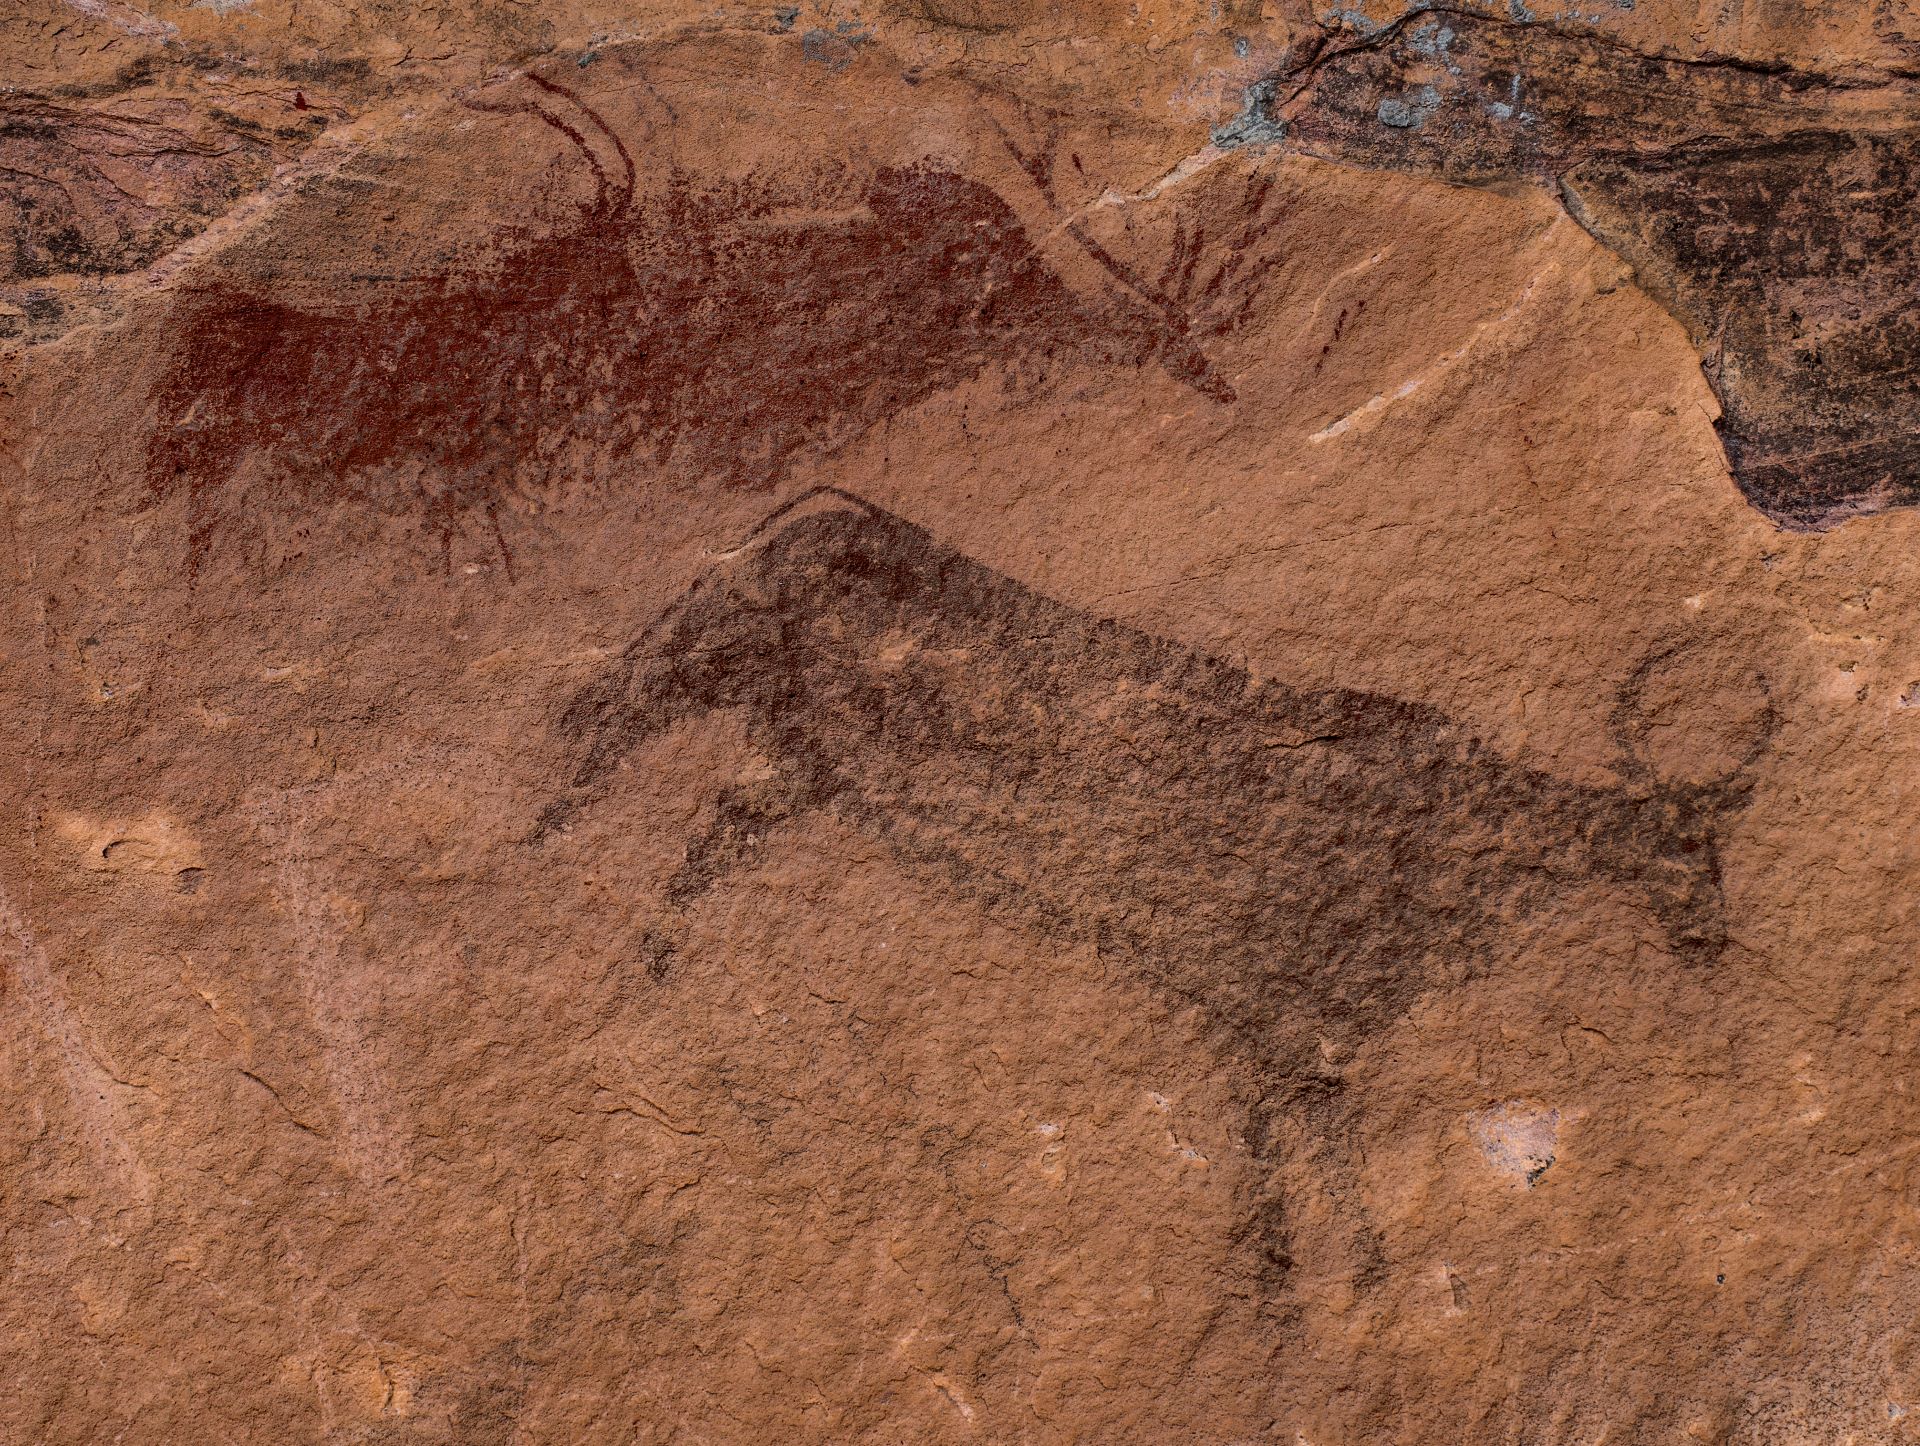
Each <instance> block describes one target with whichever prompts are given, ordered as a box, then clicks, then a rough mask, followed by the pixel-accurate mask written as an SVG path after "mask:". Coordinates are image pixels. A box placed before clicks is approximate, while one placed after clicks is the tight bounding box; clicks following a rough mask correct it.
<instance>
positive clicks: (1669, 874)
mask: <svg viewBox="0 0 1920 1446" xmlns="http://www.w3.org/2000/svg"><path fill="white" fill-rule="evenodd" d="M1649 667H1651V663H1650V664H1649ZM1641 671H1642V673H1645V672H1646V671H1648V670H1647V669H1642V670H1641ZM1640 686H1641V684H1640V681H1639V675H1636V680H1635V681H1633V682H1630V683H1629V685H1628V686H1627V688H1626V689H1625V691H1624V692H1623V694H1622V696H1621V699H1620V701H1619V703H1618V705H1617V708H1616V713H1615V716H1614V720H1613V721H1614V725H1615V729H1616V733H1617V735H1618V736H1619V738H1620V740H1621V742H1622V745H1623V751H1624V757H1623V760H1622V763H1621V766H1620V772H1621V774H1622V777H1623V780H1624V781H1623V782H1622V783H1621V784H1620V785H1619V786H1617V787H1612V788H1603V787H1586V786H1581V785H1577V784H1573V783H1569V782H1566V781H1564V780H1561V779H1558V778H1555V777H1553V776H1552V775H1550V774H1547V773H1543V772H1541V771H1538V770H1536V769H1531V768H1527V767H1525V766H1522V765H1520V764H1518V763H1515V762H1513V761H1512V760H1510V759H1507V758H1504V757H1502V756H1501V755H1499V754H1498V753H1496V752H1494V751H1493V750H1492V749H1490V748H1489V747H1487V746H1486V745H1485V744H1483V743H1480V742H1478V741H1476V740H1475V739H1474V738H1473V737H1472V736H1471V735H1469V734H1468V733H1467V732H1466V731H1465V730H1464V729H1463V728H1461V727H1460V726H1459V725H1457V724H1455V723H1453V722H1451V721H1450V720H1449V719H1447V718H1446V717H1445V716H1444V715H1442V714H1440V713H1438V712H1436V711H1435V710H1433V709H1431V708H1428V707H1425V706H1422V705H1420V704H1415V703H1409V702H1406V701H1403V700H1400V699H1397V698H1392V697H1385V696H1381V695H1378V694H1372V693H1362V692H1353V691H1346V690H1338V689H1322V690H1306V689H1295V688H1290V687H1286V686H1283V685H1280V684H1276V683H1256V682H1255V681H1253V680H1252V679H1251V678H1249V676H1248V675H1247V674H1246V673H1245V672H1244V671H1243V670H1241V669H1239V668H1236V667H1234V666H1231V665H1229V664H1226V663H1223V662H1219V661H1217V660H1214V659H1211V658H1207V657H1204V656H1201V655H1198V654H1195V653H1193V652H1191V651H1189V650H1187V649H1185V648H1182V647H1179V646H1177V645H1175V644H1172V643H1169V642H1166V641H1163V640H1161V639H1158V638H1155V637H1152V636H1150V635H1148V634H1146V633H1143V632H1140V631H1138V630H1136V629H1133V628H1130V627H1126V626H1124V625H1122V624H1120V623H1117V622H1113V621H1108V620H1102V619H1099V618H1096V617H1092V616H1090V615H1088V614H1086V613H1083V612H1080V611H1078V610H1076V609H1074V608H1071V607H1068V606H1065V605H1063V604H1061V603H1058V602H1055V601H1052V600H1051V599H1048V598H1046V597H1043V596H1041V595H1039V594H1037V593H1034V592H1032V591H1030V590H1029V589H1027V588H1025V587H1023V586H1022V585H1020V584H1019V583H1017V582H1014V581H1013V580H1011V579H1009V578H1006V577H1003V576H1000V575H998V574H996V573H994V572H991V571H989V570H988V569H987V568H985V567H982V566H981V565H979V564H978V563H976V562H973V561H971V560H970V559H968V558H966V557H964V556H962V555H961V554H959V553H957V552H954V551H953V550H951V549H949V548H947V547H944V546H942V545H940V544H939V543H937V542H936V541H934V540H933V539H932V538H931V537H930V536H929V535H928V534H927V533H926V532H924V531H922V530H921V529H920V528H918V527H915V526H912V525H910V524H908V523H906V522H904V521H902V520H901V519H899V518H897V517H894V516H892V515H891V514H888V513H886V512H883V511H881V510H880V509H878V508H875V507H872V506H870V505H868V504H865V503H863V502H860V501H858V500H857V499H853V498H849V497H846V496H844V495H841V494H833V495H831V496H815V497H814V498H813V499H812V500H811V502H810V503H809V505H808V506H806V507H796V508H795V509H793V510H787V509H783V510H782V512H780V513H776V514H775V516H774V517H773V518H771V519H769V522H768V524H766V525H765V526H764V527H763V529H762V531H761V532H760V534H759V535H758V537H757V539H756V540H755V541H754V542H753V543H752V544H751V545H750V546H749V547H748V548H746V549H744V550H743V551H742V552H741V553H740V554H738V555H737V556H736V557H735V559H734V560H733V561H731V562H730V563H728V564H726V565H725V566H723V567H721V568H719V569H716V570H715V571H714V572H713V573H712V574H710V575H708V576H706V577H703V578H701V579H700V580H698V581H697V582H696V583H695V584H694V585H693V587H692V588H691V589H690V590H689V591H688V592H687V593H686V595H685V596H684V597H683V598H682V599H681V600H680V601H679V602H678V603H676V604H675V605H674V606H673V607H672V608H671V609H670V610H669V611H668V612H667V613H666V614H665V616H663V617H662V618H661V619H660V620H659V621H658V622H657V623H656V624H655V625H654V626H652V627H651V628H649V629H648V630H647V631H646V632H645V633H643V634H642V635H641V636H640V637H639V638H638V639H636V640H635V642H634V643H633V644H632V645H631V646H630V647H629V648H628V649H627V650H626V652H625V654H624V656H623V657H622V658H621V659H620V660H619V661H618V662H617V663H616V664H615V665H613V666H611V667H610V668H609V669H608V670H607V671H606V673H605V674H604V675H603V676H602V677H600V678H599V679H598V680H596V681H595V682H593V683H592V684H591V685H590V686H588V687H587V688H586V689H585V690H584V691H582V692H581V693H579V695H578V696H576V697H575V698H573V699H572V700H571V702H570V703H569V704H568V705H567V706H566V707H565V709H564V711H563V712H562V713H561V714H560V717H559V724H558V728H559V734H560V736H561V738H562V739H563V740H564V742H565V744H566V746H567V747H568V748H569V749H571V750H572V752H573V762H572V764H571V765H570V769H571V774H570V778H569V781H568V783H567V786H566V787H565V789H564V791H563V792H562V793H561V794H560V795H558V796H557V797H556V798H555V800H554V801H553V803H552V804H551V806H550V807H549V808H548V809H547V810H546V812H545V814H544V815H543V817H542V819H541V821H540V823H539V825H538V827H537V828H536V830H535V837H536V838H540V837H544V836H546V835H548V834H550V833H551V832H552V831H553V830H555V829H557V828H561V827H564V826H565V825H566V823H567V821H568V820H569V819H570V818H572V817H573V816H574V814H575V813H576V812H577V811H578V810H579V809H580V808H582V807H584V806H586V805H587V804H589V803H590V801H591V800H592V799H593V798H594V797H595V796H597V795H598V794H599V793H600V792H601V791H602V790H604V789H605V788H607V787H608V786H609V780H610V778H611V776H612V775H613V772H614V770H615V767H616V765H617V764H618V763H619V761H620V760H621V759H622V758H623V757H624V756H625V755H626V754H627V753H628V752H630V751H631V750H632V749H633V748H635V747H636V746H638V745H639V744H641V743H643V742H644V741H646V740H647V739H649V738H652V737H655V736H657V735H659V734H660V733H662V732H663V731H664V730H666V729H669V728H672V727H674V726H676V725H677V724H680V723H682V722H683V721H685V720H689V719H697V718H699V717H702V716H704V715H707V714H710V713H714V712H730V713H733V714H736V715H737V716H738V717H740V718H741V719H742V720H743V721H744V724H745V727H746V730H747V733H748V736H749V738H750V740H751V742H752V743H753V746H754V747H755V748H756V749H757V750H758V751H759V752H760V753H761V754H763V755H764V756H765V757H766V758H768V759H769V760H771V763H772V767H773V769H774V773H775V776H774V777H773V778H771V779H769V780H768V781H766V782H763V783H756V784H753V785H751V786H746V787H730V788H726V789H723V790H721V791H720V792H719V794H718V796H717V798H716V799H715V801H714V804H713V807H712V811H711V816H710V817H711V821H710V823H708V824H707V826H706V827H705V828H704V830H703V831H702V832H700V833H699V834H698V835H697V836H695V837H693V838H692V839H691V840H690V841H689V842H688V844H687V848H686V856H685V862H684V863H683V864H682V865H681V866H680V869H679V871H678V872H677V873H676V874H675V875H674V876H673V878H672V879H671V881H670V882H669V883H668V885H667V891H666V892H667V898H668V901H669V902H670V903H671V904H672V905H674V906H675V907H676V908H685V907H687V906H689V905H691V904H692V903H694V902H695V901H696V900H698V899H699V898H700V897H701V896H702V895H703V894H704V893H705V892H706V891H707V890H708V889H710V888H711V887H713V885H714V884H715V883H716V881H718V880H720V879H722V878H725V877H726V876H728V875H729V874H731V873H733V872H734V871H736V870H739V869H742V868H746V867H749V866H751V864H752V863H753V861H754V860H755V858H756V856H757V854H758V853H759V851H760V850H761V848H762V847H763V845H764V844H765V842H766V841H767V839H768V838H769V836H770V835H772V834H774V833H775V832H776V831H778V830H782V829H787V828H791V827H793V826H795V825H797V824H800V823H802V822H803V821H804V820H805V819H806V817H807V816H808V815H810V814H814V813H817V812H822V811H824V812H827V813H830V814H832V815H833V816H835V817H836V818H838V819H839V820H840V821H841V822H843V823H844V824H846V825H848V826H850V827H853V828H856V829H858V830H860V831H861V832H863V833H865V834H867V835H868V836H870V837H872V838H873V839H875V840H877V841H879V842H881V843H882V844H884V845H885V846H886V847H887V848H888V849H889V850H890V851H891V852H892V854H893V855H894V856H895V857H896V858H897V859H898V860H899V861H900V862H901V863H902V865H903V866H905V867H907V868H909V869H911V870H913V871H915V872H916V873H919V874H921V875H923V876H925V877H927V878H929V879H932V880H936V881H938V882H939V883H940V884H942V885H943V886H945V887H947V888H950V889H952V890H954V891H955V892H957V893H958V894H960V895H961V896H963V897H965V898H968V899H970V900H973V901H975V902H976V903H977V904H978V905H979V906H980V907H981V908H983V909H984V910H985V911H986V912H987V913H989V914H990V915H991V916H993V917H995V918H996V919H999V920H1002V921H1004V922H1005V923H1008V924H1010V925H1013V926H1017V927H1020V928H1023V929H1027V930H1030V931H1032V932H1033V933H1035V934H1036V935H1038V936H1041V937H1044V938H1047V939H1049V940H1052V941H1056V942H1061V943H1069V942H1077V943H1083V944H1091V945H1092V946H1094V947H1095V948H1097V949H1098V950H1099V951H1100V952H1101V953H1102V954H1103V955H1106V956H1109V957H1111V958H1113V959H1115V960H1117V961H1119V962H1120V963H1122V964H1123V965H1125V966H1126V967H1128V968H1130V969H1132V970H1134V971H1136V972H1137V973H1138V975H1140V976H1141V977H1143V978H1144V979H1146V980H1148V981H1150V982H1151V983H1152V984H1153V985H1155V986H1157V987H1158V988H1160V989H1162V990H1164V991H1166V993H1167V994H1168V995H1170V996H1171V997H1172V998H1173V999H1174V1000H1176V1001H1178V1002H1179V1003H1181V1004H1184V1005H1186V1006H1189V1007H1191V1008H1193V1009H1194V1010H1195V1011H1196V1012H1197V1014H1198V1015H1199V1016H1200V1017H1201V1018H1202V1019H1203V1020H1204V1021H1205V1024H1206V1027H1207V1029H1208V1030H1209V1032H1210V1034H1211V1036H1212V1038H1213V1040H1214V1042H1215V1043H1216V1045H1217V1046H1218V1048H1219V1049H1220V1051H1221V1053H1222V1057H1223V1059H1224V1060H1225V1061H1226V1062H1228V1064H1229V1065H1230V1066H1231V1067H1232V1068H1234V1069H1236V1070H1239V1071H1241V1072H1242V1074H1243V1077H1244V1082H1245V1084H1246V1086H1247V1089H1248V1093H1249V1108H1250V1116H1249V1120H1250V1123H1249V1134H1250V1138H1251V1140H1252V1143H1253V1144H1254V1147H1255V1149H1256V1151H1265V1152H1268V1155H1269V1156H1270V1155H1271V1154H1272V1152H1275V1151H1279V1150H1281V1148H1282V1141H1284V1140H1288V1139H1292V1140H1295V1141H1296V1142H1297V1141H1298V1140H1299V1139H1300V1138H1301V1134H1302V1132H1304V1136H1305V1139H1306V1140H1307V1141H1308V1142H1310V1143H1309V1144H1308V1145H1307V1146H1305V1147H1304V1148H1309V1149H1311V1150H1326V1151H1331V1152H1333V1153H1334V1154H1338V1153H1339V1152H1340V1151H1341V1150H1344V1149H1345V1148H1346V1147H1345V1144H1344V1143H1343V1141H1344V1140H1345V1139H1346V1137H1347V1136H1348V1135H1349V1132H1350V1122H1351V1120H1352V1111H1353V1108H1354V1106H1353V1104H1352V1102H1351V1101H1350V1100H1349V1099H1348V1098H1347V1096H1346V1094H1345V1092H1344V1087H1343V1084H1342V1081H1341V1079H1340V1077H1339V1074H1338V1071H1337V1070H1336V1069H1334V1068H1333V1067H1332V1066H1330V1065H1328V1064H1327V1062H1326V1061H1327V1059H1328V1058H1330V1057H1337V1055H1338V1054H1339V1053H1340V1052H1341V1051H1343V1050H1346V1049H1350V1048H1352V1047H1353V1046H1354V1045H1356V1044H1358V1043H1359V1042H1361V1041H1363V1040H1364V1039H1366V1038H1367V1037H1368V1036H1370V1035H1372V1034H1373V1033H1375V1032H1376V1031H1378V1030H1380V1029H1382V1028H1383V1027H1385V1026H1387V1025H1388V1024H1390V1023H1391V1022H1393V1021H1394V1020H1396V1019H1398V1018H1400V1017H1401V1016H1402V1015H1403V1014H1404V1013H1405V1012H1406V1010H1407V1009H1408V1008H1409V1007H1410V1006H1411V1004H1412V1003H1413V1001H1414V1000H1415V999H1416V998H1418V997H1419V996H1420V995H1421V994H1422V993H1423V992H1425V991H1427V990H1430V989H1433V988H1435V987H1439V986H1442V985H1445V984H1449V983H1458V982H1460V981H1461V980H1463V979H1465V978H1468V977H1471V976H1473V975H1475V974H1477V973H1480V972H1482V971H1485V970H1488V969H1492V968H1496V967H1498V966H1499V965H1500V964H1501V963H1503V962H1505V961H1507V960H1508V959H1510V958H1511V957H1512V951H1514V950H1516V949H1520V948H1524V947H1525V941H1526V938H1527V937H1528V933H1529V931H1528V930H1527V929H1526V928H1525V927H1524V926H1525V923H1526V921H1527V920H1529V919H1532V918H1536V917H1538V916H1540V915H1543V914H1544V913H1546V912H1547V911H1550V910H1553V909H1556V908H1561V907H1570V906H1572V901H1573V900H1574V898H1575V896H1576V895H1577V894H1579V893H1580V892H1581V891H1583V890H1588V889H1593V888H1600V889H1605V890H1611V891H1617V892H1618V893H1620V894H1622V895H1624V896H1625V897H1626V898H1627V899H1629V900H1631V901H1632V903H1633V904H1634V905H1635V906H1636V907H1638V908H1639V909H1642V910H1644V911H1645V913H1646V915H1647V916H1648V917H1649V918H1650V919H1651V920H1652V921H1654V922H1655V924H1656V925H1657V927H1658V929H1659V931H1660V932H1661V934H1662V935H1663V936H1664V938H1665V940H1666V943H1667V946H1668V947H1669V948H1670V950H1671V951H1672V953H1673V954H1674V956H1675V957H1676V958H1677V959H1678V960H1683V961H1690V962H1693V963H1698V964H1705V963H1710V962H1711V961H1713V960H1714V959H1715V958H1717V957H1718V955H1719V953H1720V952H1721V949H1722V947H1723V944H1724V941H1725V937H1726V935H1725V925H1724V919H1723V902H1722V895H1721V883H1720V863H1719V850H1718V844H1717V837H1718V828H1719V825H1720V822H1721V820H1722V819H1724V818H1725V817H1726V816H1728V815H1729V813H1731V812H1733V811H1735V810H1738V809H1739V808H1741V807H1742V806H1743V805H1744V802H1745V797H1746V793H1745V788H1746V785H1745V783H1744V782H1743V781H1742V779H1740V778H1738V777H1736V778H1734V779H1730V780H1728V781H1724V782H1718V783H1713V784H1708V785H1682V784H1675V783H1671V782H1666V781H1662V780H1660V779H1658V778H1656V777H1655V776H1654V775H1653V774H1652V771H1651V770H1650V768H1649V767H1648V766H1647V765H1646V764H1645V763H1644V762H1643V761H1641V756H1642V751H1643V750H1642V747H1641V744H1642V743H1643V741H1644V738H1643V735H1644V731H1645V727H1646V725H1645V722H1644V721H1643V720H1642V718H1641V716H1640V713H1639V710H1638V707H1637V692H1638V689H1639V687H1640ZM1756 746H1764V745H1763V744H1762V745H1756ZM1328 1045H1331V1046H1332V1047H1333V1054H1332V1055H1329V1054H1328V1053H1327V1052H1326V1048H1325V1047H1326V1046H1328ZM1256 1215H1257V1219H1256V1223H1255V1224H1254V1225H1252V1226H1250V1227H1249V1229H1250V1232H1251V1233H1252V1235H1253V1236H1254V1237H1255V1238H1256V1239H1257V1240H1259V1241H1260V1242H1261V1245H1262V1248H1263V1249H1264V1250H1265V1251H1266V1253H1267V1256H1268V1258H1269V1262H1270V1265H1271V1268H1272V1269H1274V1270H1276V1271H1280V1272H1284V1268H1285V1264H1286V1260H1287V1257H1288V1250H1289V1247H1288V1244H1287V1234H1286V1230H1285V1228H1284V1222H1283V1220H1282V1218H1281V1214H1280V1206H1279V1203H1278V1202H1277V1201H1268V1202H1266V1203H1265V1204H1264V1205H1263V1206H1261V1208H1260V1210H1259V1211H1257V1212H1256ZM1354 1229H1355V1234H1356V1246H1355V1250H1356V1252H1357V1254H1358V1255H1359V1256H1360V1257H1361V1266H1360V1267H1357V1269H1363V1270H1364V1269H1366V1268H1372V1267H1367V1266H1366V1261H1367V1260H1368V1259H1372V1260H1373V1261H1374V1265H1375V1267H1377V1266H1378V1248H1377V1244H1370V1243H1369V1242H1370V1241H1371V1236H1370V1234H1369V1233H1368V1232H1367V1231H1366V1230H1365V1228H1364V1224H1363V1222H1360V1221H1358V1220H1357V1219H1356V1220H1355V1222H1354Z"/></svg>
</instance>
